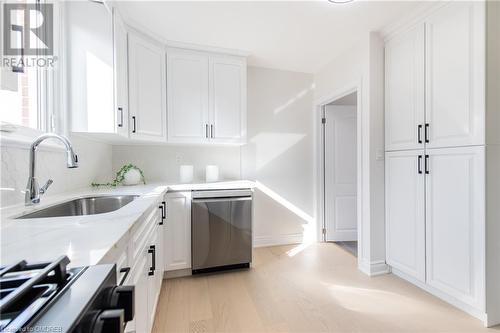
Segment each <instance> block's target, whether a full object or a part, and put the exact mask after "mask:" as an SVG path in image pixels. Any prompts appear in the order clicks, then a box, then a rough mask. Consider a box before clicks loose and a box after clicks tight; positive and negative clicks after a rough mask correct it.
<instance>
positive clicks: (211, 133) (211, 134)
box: [210, 124, 215, 139]
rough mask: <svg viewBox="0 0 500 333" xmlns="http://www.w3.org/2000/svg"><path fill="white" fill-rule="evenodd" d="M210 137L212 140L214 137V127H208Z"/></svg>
mask: <svg viewBox="0 0 500 333" xmlns="http://www.w3.org/2000/svg"><path fill="white" fill-rule="evenodd" d="M210 137H211V138H212V139H213V138H214V137H215V130H214V125H213V124H212V125H210Z"/></svg>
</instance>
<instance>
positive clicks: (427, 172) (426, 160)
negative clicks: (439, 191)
mask: <svg viewBox="0 0 500 333" xmlns="http://www.w3.org/2000/svg"><path fill="white" fill-rule="evenodd" d="M425 174H426V175H428V174H429V155H425Z"/></svg>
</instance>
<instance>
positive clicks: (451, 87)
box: [426, 1, 485, 148]
mask: <svg viewBox="0 0 500 333" xmlns="http://www.w3.org/2000/svg"><path fill="white" fill-rule="evenodd" d="M484 12H485V9H484V2H474V1H471V2H452V3H451V4H449V5H447V6H445V7H444V8H442V9H441V10H439V11H438V12H437V13H436V14H434V15H433V16H431V17H430V18H429V19H428V20H427V21H426V122H427V124H428V129H427V131H428V133H427V137H428V140H429V142H428V143H427V147H429V148H438V147H450V146H465V145H481V144H484V141H485V135H484V122H485V118H484V114H485V111H484V110H485V100H484V99H485V97H484V96H485V88H484V81H485V73H484V72H485V69H484V68H485V28H484V15H485V14H484Z"/></svg>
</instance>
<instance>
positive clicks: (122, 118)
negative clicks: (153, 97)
mask: <svg viewBox="0 0 500 333" xmlns="http://www.w3.org/2000/svg"><path fill="white" fill-rule="evenodd" d="M113 15H114V16H113V19H114V21H113V37H114V41H113V42H114V64H115V112H116V116H115V118H116V121H115V124H116V132H117V133H118V134H119V135H121V136H124V137H128V135H129V133H128V119H129V117H128V73H127V66H128V56H127V54H128V51H127V49H128V46H127V30H126V28H125V25H124V23H123V21H122V19H121V17H120V15H119V14H118V12H117V11H116V10H113Z"/></svg>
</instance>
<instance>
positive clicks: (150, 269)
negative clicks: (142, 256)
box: [148, 245, 156, 276]
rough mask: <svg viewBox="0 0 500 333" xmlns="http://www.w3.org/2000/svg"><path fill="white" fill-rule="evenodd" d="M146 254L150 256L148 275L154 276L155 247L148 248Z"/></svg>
mask: <svg viewBox="0 0 500 333" xmlns="http://www.w3.org/2000/svg"><path fill="white" fill-rule="evenodd" d="M148 253H149V254H151V267H150V268H149V272H148V275H149V276H152V275H155V270H156V247H155V246H154V245H151V246H149V249H148Z"/></svg>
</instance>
